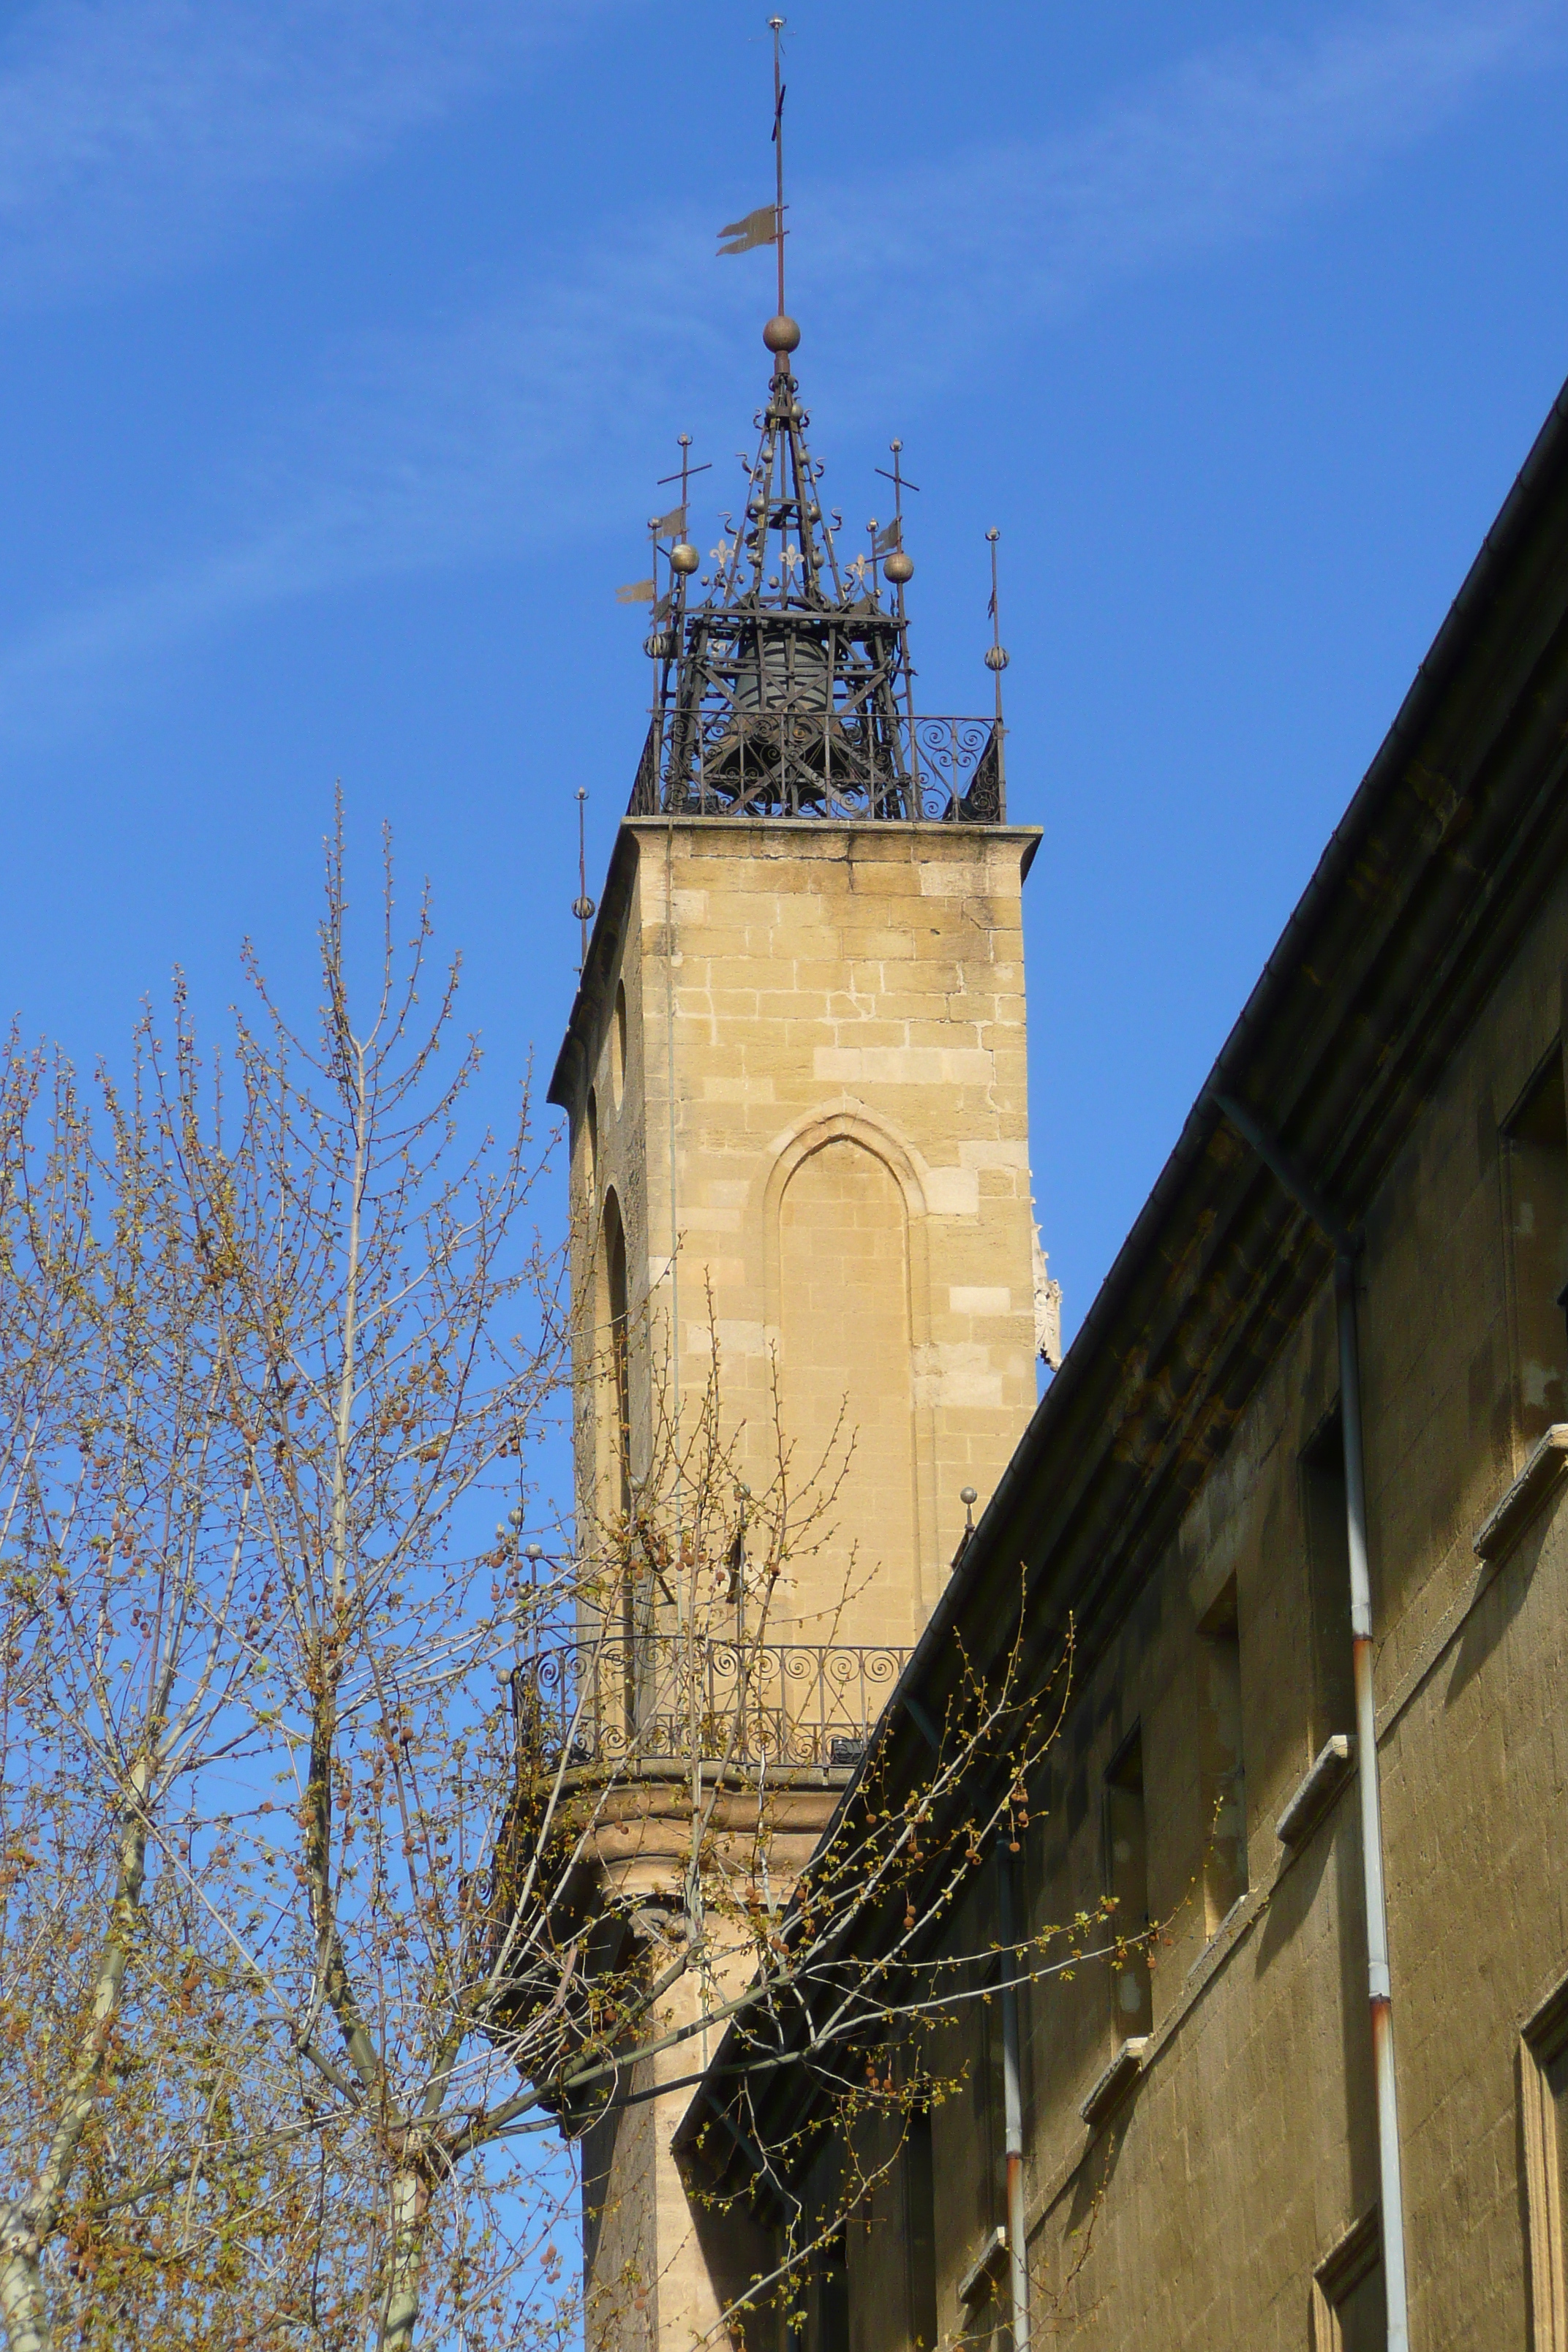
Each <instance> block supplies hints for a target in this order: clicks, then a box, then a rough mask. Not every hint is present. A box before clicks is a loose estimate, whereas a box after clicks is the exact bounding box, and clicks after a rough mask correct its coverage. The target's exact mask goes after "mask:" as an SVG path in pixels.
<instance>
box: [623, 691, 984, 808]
mask: <svg viewBox="0 0 1568 2352" xmlns="http://www.w3.org/2000/svg"><path fill="white" fill-rule="evenodd" d="M628 814H630V815H632V816H672V815H673V816H816V817H830V818H838V819H841V820H849V821H851V822H854V821H857V820H863V819H867V818H893V819H897V818H902V819H904V820H905V821H906V822H913V823H925V824H930V823H931V822H933V821H935V822H941V823H948V824H952V823H957V824H1005V822H1006V815H1007V804H1006V793H1005V784H1004V775H1003V761H1002V730H1001V729H1000V728H999V727H998V726H997V725H996V723H995V722H994V720H992V719H960V718H951V717H941V716H936V717H926V718H916V719H910V717H909V716H908V715H907V713H905V712H903V711H896V710H895V711H888V710H885V709H883V710H871V709H864V710H858V711H856V712H853V713H846V712H839V711H821V712H818V711H811V710H803V709H784V710H752V711H743V712H742V711H737V710H727V711H722V712H713V711H708V710H705V711H703V712H702V713H701V714H700V718H699V719H698V720H697V722H696V723H695V724H690V723H688V722H686V721H685V720H683V719H682V718H681V717H680V715H679V714H677V713H673V712H672V713H668V714H667V713H664V712H656V713H655V715H654V717H653V719H652V720H651V721H650V723H649V727H648V731H647V740H646V741H645V743H644V745H643V751H642V757H641V758H640V760H639V761H638V762H637V778H636V781H635V782H634V784H633V786H632V796H631V803H630V806H629V810H628Z"/></svg>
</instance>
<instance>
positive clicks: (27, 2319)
mask: <svg viewBox="0 0 1568 2352" xmlns="http://www.w3.org/2000/svg"><path fill="white" fill-rule="evenodd" d="M5 2245H6V2252H5V2259H4V2261H3V2262H0V2320H4V2322H5V2343H6V2347H7V2352H49V2325H48V2320H47V2316H46V2315H45V2311H44V2284H43V2281H42V2279H41V2278H40V2277H39V2275H38V2242H37V2239H36V2238H35V2237H34V2236H33V2234H32V2231H31V2230H30V2228H29V2227H28V2225H27V2223H26V2221H23V2220H20V2219H17V2220H15V2221H12V2223H11V2225H10V2227H9V2228H8V2229H7V2230H6V2231H5Z"/></svg>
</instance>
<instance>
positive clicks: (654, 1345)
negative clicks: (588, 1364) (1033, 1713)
mask: <svg viewBox="0 0 1568 2352" xmlns="http://www.w3.org/2000/svg"><path fill="white" fill-rule="evenodd" d="M627 831H628V833H629V834H631V835H633V836H635V840H636V845H637V870H636V876H635V880H634V883H633V886H632V893H631V906H630V911H629V916H628V919H627V922H626V928H625V931H624V935H623V938H622V940H621V941H620V943H619V949H618V964H617V971H616V983H615V984H614V985H611V986H608V987H607V988H606V990H605V1016H604V1018H603V1019H602V1021H601V1024H600V1027H599V1032H598V1034H597V1035H596V1037H595V1041H594V1045H593V1047H592V1051H591V1053H590V1055H589V1063H590V1083H591V1087H592V1094H593V1129H594V1140H593V1146H592V1149H591V1146H590V1121H589V1116H588V1102H587V1087H584V1092H583V1095H582V1097H581V1098H580V1100H579V1102H578V1103H577V1105H576V1106H575V1107H574V1231H575V1234H576V1237H577V1238H576V1249H575V1261H576V1262H575V1265H574V1296H575V1297H577V1299H578V1300H579V1302H580V1304H581V1305H582V1306H583V1307H584V1308H588V1309H589V1311H588V1312H587V1313H586V1314H584V1339H583V1343H582V1344H583V1347H584V1349H587V1348H588V1346H589V1345H590V1339H589V1337H588V1332H589V1330H590V1329H591V1328H596V1329H597V1331H598V1333H599V1336H600V1339H601V1343H602V1340H603V1336H604V1327H605V1317H606V1315H607V1313H608V1304H607V1292H606V1289H605V1271H604V1264H603V1254H604V1244H603V1223H604V1216H605V1204H606V1202H607V1200H608V1198H609V1196H610V1195H611V1194H612V1193H613V1195H614V1197H615V1202H616V1209H617V1211H618V1213H619V1215H620V1218H621V1220H622V1222H623V1223H624V1226H625V1231H626V1245H627V1271H628V1290H629V1307H630V1316H631V1328H632V1333H633V1343H632V1350H631V1354H632V1365H631V1381H632V1407H631V1419H632V1429H633V1440H632V1453H633V1457H634V1460H633V1466H634V1471H636V1470H637V1468H638V1467H639V1457H640V1463H641V1464H644V1465H645V1464H646V1457H647V1446H648V1442H649V1440H648V1427H649V1414H650V1395H651V1388H652V1383H653V1382H654V1381H656V1380H669V1378H670V1375H671V1372H672V1371H673V1376H674V1377H673V1381H672V1386H673V1387H674V1388H676V1389H678V1390H679V1397H680V1402H681V1410H682V1412H683V1414H684V1415H686V1416H688V1417H689V1416H691V1415H692V1414H694V1412H695V1410H696V1403H697V1400H698V1399H699V1398H700V1393H701V1390H702V1387H703V1383H704V1381H706V1379H707V1377H708V1373H709V1369H710V1348H711V1340H712V1339H713V1338H714V1337H716V1339H717V1344H718V1347H719V1349H720V1352H721V1382H722V1393H723V1398H724V1405H725V1412H726V1417H727V1420H728V1421H729V1423H730V1425H731V1427H733V1426H736V1425H738V1424H740V1423H742V1422H743V1423H745V1426H746V1432H747V1434H746V1438H745V1441H744V1445H745V1452H746V1456H747V1463H748V1467H749V1472H750V1475H751V1476H752V1479H753V1480H754V1481H755V1482H757V1483H758V1486H759V1490H760V1486H762V1485H765V1484H766V1483H767V1479H768V1476H769V1473H770V1467H771V1464H772V1462H773V1458H774V1456H775V1447H774V1441H773V1429H774V1419H775V1415H774V1395H773V1368H774V1366H775V1365H776V1367H777V1373H778V1380H779V1383H780V1393H781V1395H782V1400H783V1408H784V1415H785V1418H786V1421H787V1424H788V1426H787V1429H786V1432H785V1436H786V1442H787V1443H788V1444H790V1446H791V1447H792V1460H793V1482H794V1483H795V1485H797V1486H798V1485H800V1484H802V1483H803V1482H804V1480H805V1475H806V1474H807V1473H808V1472H809V1471H810V1470H812V1469H814V1468H815V1467H816V1465H817V1464H818V1463H819V1462H820V1461H821V1459H822V1458H823V1456H824V1454H825V1452H829V1451H833V1450H834V1448H835V1441H836V1439H837V1454H836V1459H837V1460H838V1461H839V1462H840V1463H842V1461H843V1458H844V1456H845V1455H846V1453H847V1455H848V1459H847V1469H845V1471H844V1475H843V1480H842V1486H841V1487H840V1490H839V1493H838V1496H837V1504H836V1507H835V1508H834V1510H833V1512H832V1514H831V1523H832V1526H833V1528H834V1529H835V1530H836V1532H835V1533H834V1534H833V1537H832V1539H831V1540H830V1541H828V1542H827V1543H826V1544H825V1545H824V1546H823V1548H822V1549H820V1550H819V1551H818V1552H817V1553H816V1556H815V1557H814V1558H811V1559H802V1560H800V1561H799V1562H797V1563H796V1566H795V1572H794V1580H793V1583H792V1584H787V1585H786V1586H785V1588H784V1590H783V1591H781V1593H780V1595H779V1597H778V1600H777V1601H776V1603H775V1624H776V1628H777V1631H778V1633H779V1634H780V1637H781V1638H795V1639H798V1640H804V1641H825V1640H837V1641H843V1642H864V1643H873V1642H885V1643H897V1644H901V1645H908V1644H909V1643H912V1642H913V1641H914V1639H915V1638H916V1636H917V1634H918V1633H919V1631H920V1628H921V1625H922V1624H923V1622H924V1621H925V1619H926V1617H927V1616H928V1615H929V1613H930V1611H931V1605H932V1603H933V1601H934V1600H935V1597H936V1595H937V1593H938V1591H940V1590H941V1587H942V1582H943V1581H944V1580H945V1578H946V1575H947V1573H948V1567H949V1563H950V1561H951V1559H952V1554H953V1551H954V1549H955V1548H956V1546H957V1543H958V1540H959V1537H960V1535H961V1533H962V1531H963V1517H964V1514H963V1505H962V1503H961V1502H960V1500H959V1496H960V1492H961V1490H962V1488H963V1487H964V1486H973V1487H975V1488H976V1489H977V1491H978V1493H979V1496H980V1497H981V1502H982V1504H984V1499H985V1497H986V1496H987V1495H988V1494H989V1492H990V1490H991V1488H992V1486H994V1482H995V1480H996V1478H997V1477H998V1476H999V1475H1000V1473H1001V1471H1002V1469H1003V1467H1004V1465H1005V1463H1006V1461H1007V1459H1008V1456H1009V1455H1010V1454H1011V1453H1012V1450H1013V1447H1014V1445H1015V1444H1016V1441H1017V1439H1018V1437H1019V1435H1020V1434H1021V1433H1022V1431H1023V1428H1024V1425H1025V1423H1026V1420H1027V1418H1028V1416H1029V1413H1030V1412H1031V1411H1032V1410H1033V1407H1034V1403H1035V1398H1036V1373H1035V1366H1036V1328H1035V1303H1034V1289H1035V1243H1034V1233H1033V1223H1032V1208H1031V1201H1030V1185H1029V1165H1028V1118H1027V1105H1026V1074H1025V1019H1024V1014H1025V1007H1024V974H1023V944H1022V936H1021V929H1020V903H1019V898H1020V887H1021V881H1022V874H1023V869H1024V867H1025V866H1026V861H1027V858H1028V856H1030V855H1031V854H1032V852H1033V849H1034V847H1035V844H1036V841H1037V835H1035V834H1034V833H1033V832H1030V831H1025V830H1021V829H1016V828H1011V829H1010V828H1005V827H995V828H984V829H977V828H968V827H960V826H956V825H941V824H931V825H902V824H864V825H849V824H818V823H816V822H813V821H809V820H804V821H800V822H793V823H792V822H781V821H777V820H771V819H770V820H766V821H759V822H746V821H731V820H713V819H704V820H700V821H688V822H685V823H679V822H678V823H673V824H666V823H664V822H662V821H659V820H654V819H645V820H628V821H627ZM623 1003H624V1007H625V1013H624V1020H623V1019H622V1018H621V1017H620V1015H619V1013H618V1010H617V1008H618V1006H619V1005H621V1004H623ZM590 1160H593V1161H594V1163H595V1164H594V1166H593V1167H592V1170H591V1169H590ZM710 1301H711V1320H710V1304H709V1302H710ZM590 1302H592V1306H591V1307H590V1306H589V1303H590ZM580 1369H584V1370H585V1363H583V1364H580ZM579 1389H580V1398H579V1421H578V1444H579V1475H580V1478H581V1479H582V1480H583V1481H584V1485H585V1486H587V1487H588V1488H590V1489H591V1490H594V1491H596V1492H598V1493H600V1494H601V1495H603V1494H604V1493H605V1483H606V1477H607V1471H606V1465H608V1464H609V1463H610V1461H611V1460H612V1459H613V1454H614V1448H613V1444H612V1443H611V1442H610V1440H609V1439H608V1437H607V1435H606V1419H607V1415H608V1413H609V1411H610V1390H609V1384H608V1383H607V1382H606V1381H605V1380H604V1379H602V1378H601V1379H598V1380H595V1379H593V1378H591V1377H584V1378H582V1379H581V1380H580V1382H579ZM850 1440H852V1441H853V1444H852V1448H850V1447H849V1444H848V1441H850Z"/></svg>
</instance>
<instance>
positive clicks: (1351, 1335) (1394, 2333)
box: [1334, 1249, 1410, 2352]
mask: <svg viewBox="0 0 1568 2352" xmlns="http://www.w3.org/2000/svg"><path fill="white" fill-rule="evenodd" d="M1334 1306H1335V1308H1336V1311H1337V1315H1338V1319H1339V1336H1340V1422H1341V1429H1342V1435H1343V1440H1344V1452H1345V1536H1346V1548H1347V1549H1348V1551H1349V1553H1350V1567H1351V1652H1352V1660H1353V1663H1354V1673H1355V1753H1356V1779H1357V1782H1358V1784H1359V1788H1360V1793H1361V1852H1362V1876H1363V1884H1364V1886H1365V1890H1366V1974H1367V1991H1368V1994H1369V1996H1370V1999H1371V2005H1372V2055H1373V2070H1374V2074H1375V2078H1376V2083H1377V2170H1378V2194H1379V2200H1380V2206H1381V2215H1382V2221H1383V2283H1384V2294H1385V2296H1386V2298H1387V2304H1388V2352H1409V2344H1410V2318H1409V2305H1408V2300H1407V2296H1406V2291H1405V2191H1404V2187H1403V2183H1402V2182H1401V2179H1400V2173H1399V2093H1398V2086H1397V2084H1396V2082H1395V2079H1394V2006H1393V1999H1392V1990H1391V1986H1390V1980H1389V1974H1388V1899H1387V1895H1386V1894H1385V1892H1384V1883H1383V1802H1382V1797H1381V1794H1380V1790H1379V1786H1378V1761H1377V1696H1376V1693H1375V1691H1374V1690H1373V1672H1372V1577H1371V1572H1370V1570H1369V1568H1368V1564H1367V1549H1366V1475H1365V1465H1364V1458H1363V1450H1362V1426H1361V1353H1360V1349H1358V1347H1357V1345H1356V1319H1355V1260H1354V1258H1353V1257H1352V1255H1351V1253H1350V1252H1349V1251H1348V1250H1345V1249H1342V1250H1341V1251H1340V1253H1339V1255H1338V1256H1337V1257H1336V1258H1335V1260H1334Z"/></svg>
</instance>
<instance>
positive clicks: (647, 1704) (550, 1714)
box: [519, 1633, 910, 1769]
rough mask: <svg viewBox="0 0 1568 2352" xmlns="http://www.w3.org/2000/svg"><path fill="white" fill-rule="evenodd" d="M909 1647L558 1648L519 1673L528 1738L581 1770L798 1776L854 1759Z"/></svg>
mask: <svg viewBox="0 0 1568 2352" xmlns="http://www.w3.org/2000/svg"><path fill="white" fill-rule="evenodd" d="M909 1657H910V1652H909V1651H908V1650H900V1649H893V1648H890V1647H887V1646H882V1645H879V1646H875V1647H864V1646H859V1645H856V1644H852V1643H804V1642H746V1641H735V1642H716V1641H700V1640H692V1639H690V1638H689V1637H686V1636H682V1635H680V1634H678V1633H647V1634H644V1635H638V1636H637V1637H635V1638H633V1639H630V1640H626V1639H624V1638H620V1637H615V1638H605V1639H602V1640H591V1639H584V1640H581V1641H574V1642H563V1643H558V1644H556V1645H553V1646H551V1647H546V1648H542V1649H541V1650H540V1651H539V1652H538V1653H537V1654H535V1655H534V1656H533V1657H531V1658H530V1659H529V1660H528V1661H527V1662H526V1663H525V1664H523V1665H522V1666H521V1668H520V1669H519V1680H520V1684H521V1688H522V1692H523V1694H524V1695H525V1704H526V1706H527V1712H528V1715H529V1717H530V1719H531V1724H532V1727H533V1736H534V1737H535V1738H538V1739H539V1740H540V1741H541V1742H542V1745H543V1747H544V1749H545V1752H546V1753H547V1754H548V1755H552V1756H554V1757H557V1758H559V1757H560V1756H561V1755H562V1754H563V1753H564V1754H565V1756H566V1758H567V1760H568V1761H569V1762H571V1763H574V1764H582V1765H599V1766H602V1767H605V1768H612V1769H613V1768H617V1767H623V1766H626V1765H627V1764H633V1763H646V1764H668V1763H676V1762H680V1763H689V1762H690V1761H691V1760H692V1759H693V1758H694V1757H695V1758H698V1759H700V1760H701V1761H702V1762H704V1763H712V1764H734V1765H738V1766H748V1767H758V1766H763V1765H771V1766H774V1767H787V1768H790V1769H810V1768H813V1767H816V1768H826V1769H832V1768H833V1767H835V1766H837V1767H844V1766H847V1765H851V1764H854V1763H856V1762H858V1759H859V1758H860V1756H861V1754H862V1753H863V1752H864V1749H865V1745H866V1741H867V1739H868V1737H869V1735H870V1732H871V1729H872V1727H873V1725H874V1724H875V1723H876V1721H877V1718H878V1717H879V1715H880V1714H881V1711H882V1709H883V1707H884V1706H886V1704H887V1701H888V1698H889V1696H890V1694H891V1692H892V1689H893V1685H894V1684H895V1683H896V1682H897V1681H898V1679H899V1676H900V1674H901V1673H902V1671H903V1668H904V1666H905V1664H907V1662H908V1660H909Z"/></svg>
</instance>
